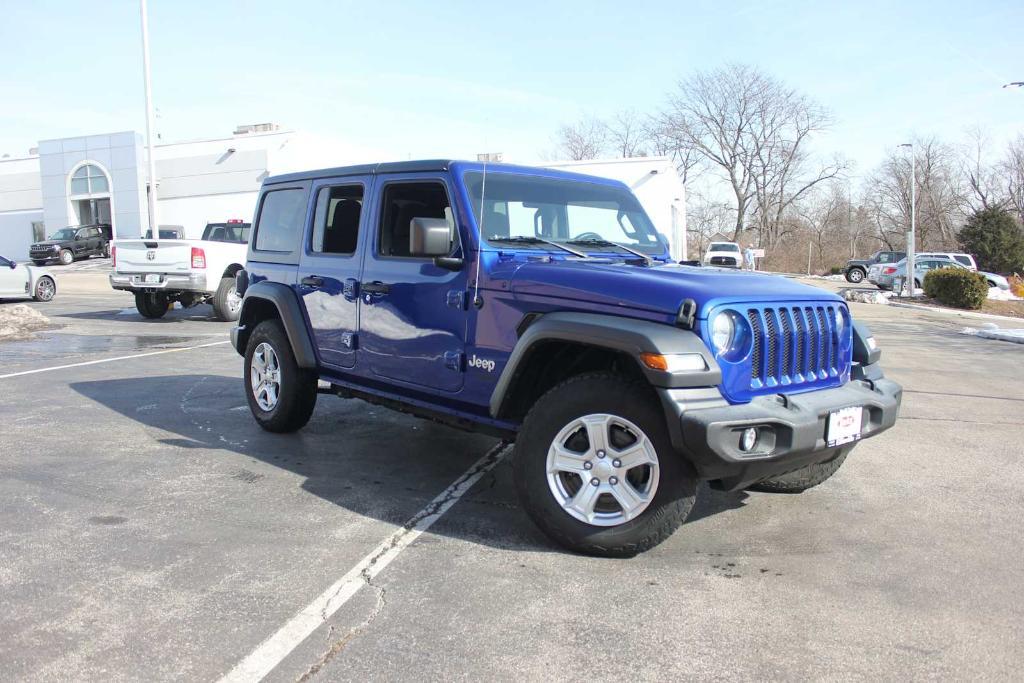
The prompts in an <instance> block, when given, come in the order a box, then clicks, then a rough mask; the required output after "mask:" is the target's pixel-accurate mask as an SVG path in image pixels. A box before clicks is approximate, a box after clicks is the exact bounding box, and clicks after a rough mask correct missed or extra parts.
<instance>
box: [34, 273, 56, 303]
mask: <svg viewBox="0 0 1024 683" xmlns="http://www.w3.org/2000/svg"><path fill="white" fill-rule="evenodd" d="M56 293H57V283H55V282H54V281H53V278H52V277H50V276H48V275H44V276H43V277H41V278H39V279H38V280H37V281H36V291H35V292H33V293H32V298H33V299H35V300H36V301H52V300H53V296H54V294H56Z"/></svg>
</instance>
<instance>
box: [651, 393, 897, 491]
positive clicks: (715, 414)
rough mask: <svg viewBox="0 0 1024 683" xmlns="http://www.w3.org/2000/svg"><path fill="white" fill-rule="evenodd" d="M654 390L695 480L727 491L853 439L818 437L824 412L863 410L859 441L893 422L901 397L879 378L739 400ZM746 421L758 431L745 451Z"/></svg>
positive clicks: (818, 457)
mask: <svg viewBox="0 0 1024 683" xmlns="http://www.w3.org/2000/svg"><path fill="white" fill-rule="evenodd" d="M866 374H868V375H872V374H873V375H876V376H877V375H878V374H880V373H866ZM861 376H863V375H861ZM659 391H660V393H661V398H662V403H663V405H664V406H665V410H666V412H667V413H668V417H669V418H670V420H672V421H671V422H670V424H671V426H672V427H673V430H672V431H673V434H672V441H673V445H674V446H675V447H676V448H677V450H680V451H682V452H683V453H684V454H685V455H686V457H687V458H688V459H689V460H690V461H691V462H692V463H693V466H694V467H695V468H696V470H697V474H698V475H699V476H700V478H701V479H707V480H711V482H712V484H713V485H714V486H715V487H716V488H722V489H725V490H729V491H733V490H737V489H741V488H745V487H747V486H750V485H752V484H755V483H757V482H758V481H761V480H763V479H767V478H769V477H774V476H779V475H782V474H785V473H787V472H792V471H793V470H797V469H800V468H802V467H806V466H807V465H812V464H815V463H819V462H825V461H827V460H830V459H832V458H833V457H835V456H836V455H837V454H838V453H839V451H840V450H841V449H848V448H850V447H851V446H852V445H853V443H856V441H854V442H852V443H850V444H845V445H836V444H829V443H827V442H826V440H825V437H826V434H825V432H826V429H827V426H828V420H829V413H831V412H833V411H836V410H839V409H840V408H848V407H855V406H857V407H861V408H863V409H864V413H863V420H862V426H861V433H860V436H859V438H858V440H860V439H866V438H870V437H872V436H875V435H876V434H880V433H881V432H883V431H885V430H886V429H888V428H889V427H892V426H893V424H894V423H895V422H896V416H897V414H898V413H899V408H900V401H901V400H902V397H903V388H902V387H901V386H900V385H899V384H897V383H896V382H892V381H890V380H887V379H884V378H881V377H879V378H878V379H873V380H869V379H862V380H856V379H855V380H851V381H849V382H847V383H846V384H845V385H843V386H841V387H837V388H834V389H822V390H820V391H809V392H805V393H801V394H793V395H789V396H761V397H758V398H755V399H754V400H752V401H750V402H749V403H745V404H741V405H730V404H728V403H727V402H726V401H725V400H724V399H716V398H715V397H714V396H713V395H711V394H709V393H708V390H706V389H703V390H692V389H661V390H659ZM701 392H703V393H701ZM677 426H678V430H677V429H675V428H676V427H677ZM748 427H757V428H758V429H759V433H760V434H761V437H760V438H759V443H758V445H757V446H755V448H754V449H753V450H752V451H750V452H743V451H741V450H740V437H741V434H742V432H743V430H745V429H746V428H748Z"/></svg>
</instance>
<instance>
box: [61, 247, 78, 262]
mask: <svg viewBox="0 0 1024 683" xmlns="http://www.w3.org/2000/svg"><path fill="white" fill-rule="evenodd" d="M74 261H75V255H74V254H72V253H71V250H70V249H62V250H61V252H60V262H61V264H63V265H65V266H70V265H71V264H72V263H74Z"/></svg>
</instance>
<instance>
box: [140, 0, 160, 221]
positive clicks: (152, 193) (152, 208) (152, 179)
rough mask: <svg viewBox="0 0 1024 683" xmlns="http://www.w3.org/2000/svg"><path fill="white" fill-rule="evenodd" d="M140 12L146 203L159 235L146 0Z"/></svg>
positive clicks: (141, 1)
mask: <svg viewBox="0 0 1024 683" xmlns="http://www.w3.org/2000/svg"><path fill="white" fill-rule="evenodd" d="M139 4H140V9H141V12H142V70H143V72H144V76H145V81H146V153H147V154H148V156H149V160H148V167H149V194H148V196H147V198H146V199H147V202H146V203H147V205H148V206H149V235H148V236H149V237H153V236H155V235H159V234H160V233H159V230H158V229H157V206H156V201H157V199H156V157H155V156H154V154H153V129H154V128H155V127H156V126H155V125H154V123H153V88H152V85H151V84H150V77H149V21H148V19H147V16H146V0H140V2H139Z"/></svg>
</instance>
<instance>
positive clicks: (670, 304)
mask: <svg viewBox="0 0 1024 683" xmlns="http://www.w3.org/2000/svg"><path fill="white" fill-rule="evenodd" d="M509 279H510V280H511V282H510V287H509V288H510V289H511V291H512V292H513V293H514V294H516V295H517V296H525V295H532V296H543V297H556V298H563V299H572V300H576V301H580V302H588V303H594V304H603V305H609V306H618V307H629V308H636V309H641V310H646V311H651V312H657V313H664V314H667V315H670V316H675V315H676V314H677V313H678V312H679V307H680V306H681V305H682V303H683V301H685V300H686V299H693V300H694V301H696V302H697V306H698V311H699V312H698V317H699V318H705V317H706V316H707V312H708V311H709V310H710V309H711V308H713V307H715V306H717V305H719V304H723V303H728V302H746V303H753V302H767V301H842V299H840V297H838V296H836V295H835V294H832V293H831V292H827V291H825V290H822V289H819V288H817V287H812V286H810V285H804V284H801V283H799V282H796V281H795V280H791V279H789V278H785V277H782V276H780V275H768V274H765V273H755V272H749V271H742V270H732V269H725V268H708V267H699V266H683V265H678V264H674V263H673V264H665V265H660V266H652V267H645V266H635V265H630V264H626V263H615V262H607V261H599V262H588V261H551V262H548V263H544V262H540V261H531V262H527V263H524V264H521V265H520V266H519V267H518V268H516V269H515V271H514V272H513V273H512V274H511V275H510V277H509Z"/></svg>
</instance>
